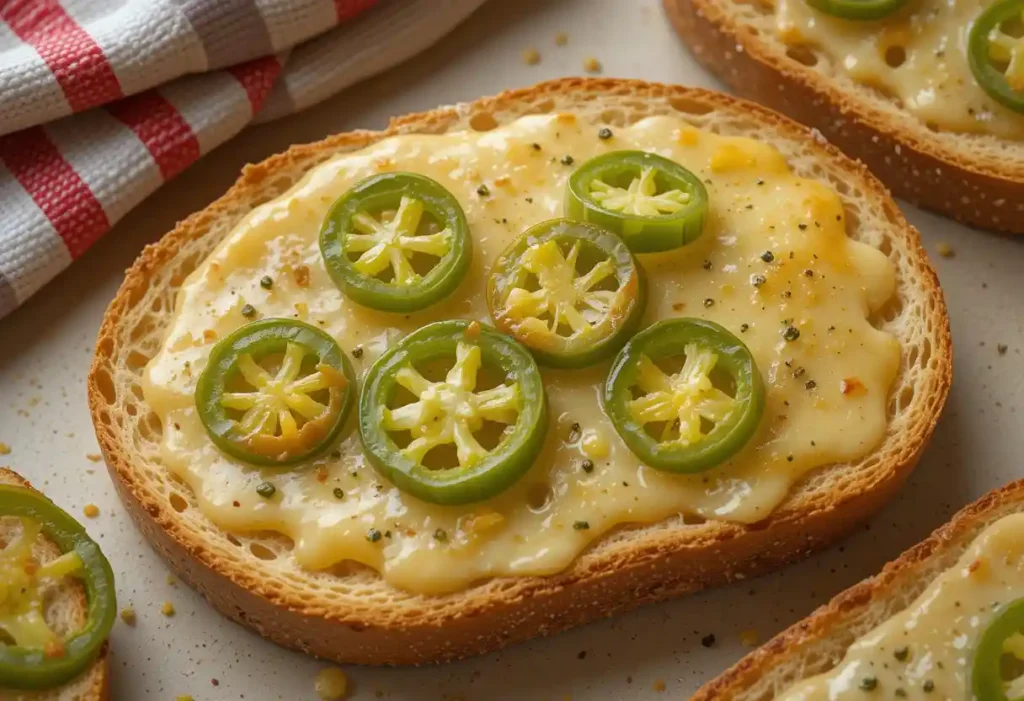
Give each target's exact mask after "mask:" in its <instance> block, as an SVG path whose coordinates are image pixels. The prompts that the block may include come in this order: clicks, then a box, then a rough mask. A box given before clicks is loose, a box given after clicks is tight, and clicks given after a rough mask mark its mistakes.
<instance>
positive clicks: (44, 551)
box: [0, 467, 110, 701]
mask: <svg viewBox="0 0 1024 701" xmlns="http://www.w3.org/2000/svg"><path fill="white" fill-rule="evenodd" d="M0 484H13V485H17V486H21V487H31V486H32V485H31V484H29V483H28V481H27V480H26V479H24V478H23V477H22V476H21V475H19V474H18V473H16V472H13V471H12V470H9V469H7V468H5V467H0ZM20 528H21V527H20V526H19V525H18V522H17V520H16V519H13V518H4V517H2V516H0V544H6V543H7V542H9V540H10V539H11V538H12V537H17V535H18V533H20ZM34 550H35V554H36V555H37V556H38V557H39V560H40V562H43V563H46V562H49V561H50V560H53V559H56V558H58V557H60V555H61V552H60V549H59V548H58V547H57V545H56V544H55V543H53V542H52V541H49V540H46V539H45V538H43V537H42V536H40V540H39V543H38V544H37V545H36V546H35V549H34ZM48 598H49V603H48V605H47V606H46V607H45V610H44V612H43V614H44V616H45V618H46V622H47V623H48V624H49V625H50V627H51V628H52V629H53V630H55V631H57V632H59V633H61V634H64V635H67V634H68V633H71V632H74V631H75V630H78V629H80V628H81V627H82V626H83V625H84V624H85V620H86V616H87V615H88V605H89V604H88V600H87V599H86V596H85V587H84V586H82V583H81V582H79V581H78V580H77V579H74V578H72V577H65V578H64V579H62V580H61V581H60V583H59V584H58V585H56V591H55V592H54V593H53V594H51V595H50V596H49V597H48ZM109 649H110V644H109V643H108V644H106V645H104V646H103V651H102V652H100V656H99V657H98V658H97V659H96V661H95V662H93V663H92V665H91V666H90V667H89V668H88V669H86V670H85V671H84V672H82V673H81V674H80V675H78V676H77V677H76V678H75V679H73V680H72V681H70V682H68V683H67V684H65V685H64V686H60V687H57V688H56V689H47V690H46V691H20V690H17V689H4V688H3V687H0V699H3V701H105V700H106V699H108V698H110V669H109V658H110V654H109Z"/></svg>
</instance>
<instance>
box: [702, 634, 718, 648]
mask: <svg viewBox="0 0 1024 701" xmlns="http://www.w3.org/2000/svg"><path fill="white" fill-rule="evenodd" d="M700 644H701V645H703V646H704V647H712V646H713V645H714V644H715V634H714V633H708V634H707V635H705V636H704V637H703V638H701V639H700Z"/></svg>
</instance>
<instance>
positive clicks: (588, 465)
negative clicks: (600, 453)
mask: <svg viewBox="0 0 1024 701" xmlns="http://www.w3.org/2000/svg"><path fill="white" fill-rule="evenodd" d="M580 467H581V468H583V471H584V472H586V473H587V474H588V475H589V474H590V473H591V472H593V471H594V461H593V460H590V459H587V460H584V461H583V462H582V463H580Z"/></svg>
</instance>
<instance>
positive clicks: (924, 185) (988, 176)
mask: <svg viewBox="0 0 1024 701" xmlns="http://www.w3.org/2000/svg"><path fill="white" fill-rule="evenodd" d="M663 4H664V7H665V12H666V14H667V15H668V18H669V20H670V21H671V23H672V25H673V26H674V27H675V29H676V31H677V32H678V33H679V35H680V36H681V37H682V38H683V40H684V41H685V42H686V43H687V44H688V45H689V47H690V50H691V51H692V52H693V55H694V56H695V57H696V59H697V60H698V61H699V62H700V63H701V64H702V65H703V66H704V67H705V68H707V69H708V70H710V71H711V72H712V73H714V74H715V75H717V76H718V77H719V78H720V79H721V80H722V81H724V82H725V83H726V84H727V85H728V86H729V87H731V88H732V89H733V90H735V91H736V92H737V93H738V94H739V95H742V96H743V97H746V98H749V99H751V100H754V101H756V102H759V103H761V104H763V105H766V106H767V107H771V108H772V109H776V110H778V111H780V112H782V113H783V114H786V115H788V116H789V117H792V118H793V119H795V120H797V121H799V122H802V123H803V124H806V125H808V126H811V127H814V128H816V129H818V130H819V131H820V132H821V133H822V134H823V135H824V136H825V138H826V139H828V140H829V141H831V142H832V143H833V144H835V145H836V146H838V147H839V148H840V149H842V150H843V151H845V152H846V153H847V154H848V155H850V156H852V157H853V158H857V159H859V160H861V161H863V162H864V163H865V164H866V165H867V166H868V168H869V169H870V170H871V172H872V173H874V174H875V175H876V176H877V177H878V178H879V179H880V180H881V181H882V182H884V183H885V184H886V185H887V186H888V187H889V189H890V190H892V192H893V193H894V194H895V195H896V196H897V197H902V198H904V199H906V200H908V201H910V202H912V203H914V204H916V205H920V206H921V207H925V208H927V209H931V210H934V211H936V212H939V213H941V214H945V215H947V216H949V217H952V218H953V219H956V220H958V221H961V222H963V223H965V224H970V225H972V226H978V227H981V228H985V229H993V230H996V231H1005V232H1010V233H1016V234H1020V233H1024V142H1020V141H1010V140H1007V139H1000V138H997V137H993V136H988V135H983V134H959V133H951V132H942V131H934V130H932V129H929V128H928V126H927V125H926V124H925V123H924V122H922V121H921V120H919V119H917V118H916V117H915V116H914V115H912V114H910V113H909V112H907V111H905V110H902V109H900V107H899V105H898V104H897V102H896V101H895V100H894V99H892V98H889V97H886V96H884V95H882V94H881V93H880V92H879V91H877V90H874V89H872V88H870V87H867V86H864V85H861V84H859V83H857V82H855V81H853V80H852V79H851V78H849V77H847V76H846V75H845V74H843V73H842V72H841V71H839V70H837V69H836V68H834V67H833V65H832V63H831V62H828V61H824V60H822V57H821V56H820V55H819V52H815V51H814V50H813V49H810V48H808V49H807V51H809V52H810V53H809V54H807V56H805V57H804V60H803V61H800V60H797V59H796V58H792V57H790V56H789V55H787V49H788V47H787V46H786V45H785V44H784V43H783V42H782V41H780V40H779V39H778V38H777V34H776V32H775V28H774V24H773V21H774V20H773V9H772V7H771V5H769V4H768V3H764V2H760V1H759V0H758V1H756V2H748V1H747V0H663ZM812 56H813V58H814V60H813V61H812V60H810V58H811V57H812ZM810 63H813V64H814V65H807V64H810Z"/></svg>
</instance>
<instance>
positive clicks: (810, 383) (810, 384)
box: [804, 380, 818, 389]
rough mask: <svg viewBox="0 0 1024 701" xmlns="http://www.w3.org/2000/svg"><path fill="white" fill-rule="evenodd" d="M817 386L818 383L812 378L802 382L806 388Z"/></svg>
mask: <svg viewBox="0 0 1024 701" xmlns="http://www.w3.org/2000/svg"><path fill="white" fill-rule="evenodd" d="M817 386H818V383H817V382H815V381H814V380H807V382H805V383H804V387H806V388H807V389H814V388H815V387H817Z"/></svg>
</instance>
